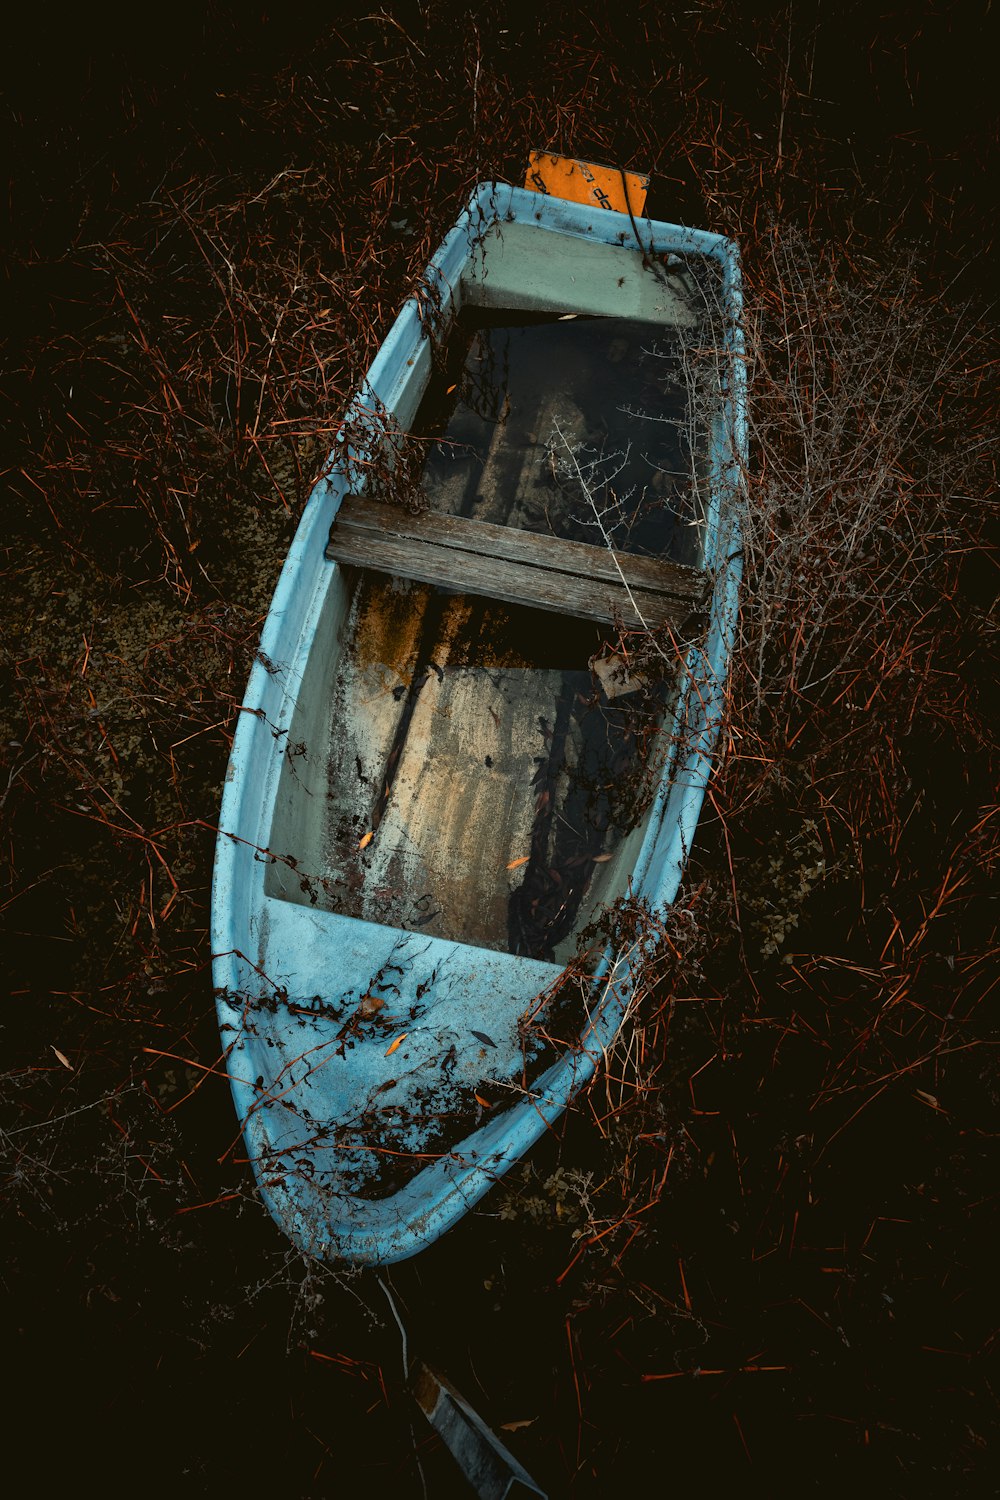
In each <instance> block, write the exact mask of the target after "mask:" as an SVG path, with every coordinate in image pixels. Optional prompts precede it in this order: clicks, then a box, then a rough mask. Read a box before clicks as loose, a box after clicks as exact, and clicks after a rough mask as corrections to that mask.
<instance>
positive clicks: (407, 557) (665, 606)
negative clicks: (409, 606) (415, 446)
mask: <svg viewBox="0 0 1000 1500" xmlns="http://www.w3.org/2000/svg"><path fill="white" fill-rule="evenodd" d="M326 555H327V557H329V558H332V559H333V560H334V561H336V562H340V563H352V564H354V565H355V566H356V567H361V568H372V569H374V570H375V571H376V572H379V573H394V574H396V575H398V576H399V577H402V578H414V579H417V580H418V581H419V582H421V583H433V584H439V585H442V586H443V587H445V588H452V589H456V590H460V591H461V592H463V593H468V594H483V595H485V596H486V597H488V598H491V599H501V600H503V601H504V602H505V603H509V604H522V605H529V606H530V607H532V608H534V609H547V610H552V611H554V612H556V613H558V614H566V615H573V616H576V617H577V618H580V619H585V620H599V621H603V622H611V621H612V620H614V619H615V618H616V616H617V617H618V618H620V619H621V620H622V621H623V623H624V624H625V625H626V626H627V627H628V628H630V629H641V628H643V627H646V628H649V629H652V630H655V629H659V628H661V627H662V626H664V625H669V626H670V627H671V628H672V629H674V630H682V631H684V630H687V631H689V630H690V629H691V627H692V624H693V621H694V619H695V618H696V617H697V616H698V613H699V611H700V610H701V609H702V607H703V605H704V603H705V600H706V597H707V593H708V584H707V579H706V577H705V574H704V573H702V572H700V571H699V570H698V569H696V568H686V567H683V566H681V565H680V564H679V563H674V562H666V561H663V560H661V559H660V558H653V557H639V556H636V555H634V554H633V553H629V552H614V551H612V550H611V549H610V548H609V547H605V546H592V545H590V544H589V543H587V542H572V541H565V540H563V539H562V538H561V537H556V536H550V535H547V534H545V533H542V532H536V531H524V530H520V529H518V528H515V527H512V526H497V525H495V524H493V523H492V522H490V521H475V520H471V519H470V518H468V517H466V516H455V515H441V514H436V513H434V512H430V511H428V512H424V513H422V514H420V515H413V514H411V513H410V512H408V511H404V510H401V509H399V508H398V507H396V506H394V505H387V504H384V503H382V502H379V501H372V500H366V499H364V498H362V497H359V496H357V495H348V496H347V497H346V498H345V500H344V501H343V503H342V505H341V507H340V510H339V511H338V513H337V516H336V519H335V520H334V524H333V526H332V528H331V531H330V541H329V543H328V545H327V549H326ZM623 579H624V581H623ZM626 583H627V585H628V586H627V587H626Z"/></svg>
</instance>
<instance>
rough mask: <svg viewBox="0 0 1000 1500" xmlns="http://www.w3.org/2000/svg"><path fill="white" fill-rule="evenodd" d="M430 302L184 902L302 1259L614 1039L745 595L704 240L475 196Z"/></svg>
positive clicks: (465, 1156) (538, 1118)
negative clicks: (199, 888)
mask: <svg viewBox="0 0 1000 1500" xmlns="http://www.w3.org/2000/svg"><path fill="white" fill-rule="evenodd" d="M637 231H638V232H639V234H640V236H641V241H642V242H641V243H640V244H636V232H637ZM426 286H430V287H431V288H432V289H433V295H432V296H430V297H428V296H427V294H426V292H425V293H424V295H422V297H421V298H420V299H419V301H417V300H415V301H414V302H411V303H409V304H407V306H406V307H405V308H404V309H403V311H402V313H401V314H400V317H399V319H398V320H397V322H396V324H395V326H394V328H393V330H392V332H391V333H390V335H389V337H388V339H387V340H386V343H385V344H384V345H383V348H382V350H381V351H380V354H379V356H378V358H377V359H376V361H375V363H374V365H373V367H372V369H371V370H370V371H369V374H368V377H367V380H366V382H365V384H364V387H363V388H362V390H361V391H360V392H359V395H358V398H357V400H356V402H355V404H354V407H353V408H352V410H351V411H350V412H349V413H348V414H347V417H346V419H345V423H344V427H343V429H342V432H341V434H340V438H339V441H338V446H337V447H336V449H335V451H334V454H333V455H332V458H331V463H330V466H329V471H328V472H327V473H326V475H325V476H324V477H323V479H321V480H320V482H319V484H318V485H317V486H316V489H315V491H314V493H313V496H312V498H311V500H310V502H309V505H308V507H307V509H306V512H305V514H304V516H303V519H302V522H301V525H300V527H299V531H298V533H297V536H296V539H295V541H294V543H293V546H292V549H291V551H290V553H289V557H288V559H287V561H286V564H285V568H284V571H283V573H282V577H281V580H280V582H279V585H278V588H277V590H276V592H275V597H274V600H273V603H272V607H271V610H270V613H269V615H268V620H267V623H266V625H265V629H264V633H263V636H262V640H261V649H260V652H259V656H258V661H257V663H256V665H255V667H254V670H253V673H252V675H251V680H250V683H249V686H248V690H247V695H246V699H245V702H244V713H243V714H242V715H241V717H240V722H239V724H238V727H237V733H236V736H235V739H234V744H233V752H232V757H231V762H230V767H229V771H228V773H227V782H226V788H225V792H224V798H223V808H222V815H221V820H220V831H219V841H218V849H217V858H216V872H215V883H214V892H213V951H214V973H215V983H216V987H217V994H218V1009H219V1021H220V1027H221V1030H222V1035H223V1040H224V1042H225V1045H226V1047H227V1065H228V1068H229V1073H230V1078H231V1082H232V1087H233V1094H234V1099H235V1102H236V1107H237V1111H238V1113H239V1116H240V1119H241V1122H242V1125H243V1129H244V1133H245V1137H246V1140H247V1145H248V1151H249V1155H250V1159H251V1161H252V1162H253V1166H254V1171H255V1173H256V1176H257V1180H258V1183H259V1185H260V1189H261V1192H262V1195H263V1197H264V1200H265V1202H266V1203H267V1204H268V1207H269V1208H270V1210H271V1212H272V1213H273V1214H274V1216H275V1218H276V1219H277V1221H278V1222H279V1223H280V1224H281V1226H282V1227H283V1228H284V1229H285V1231H286V1232H287V1233H288V1234H289V1235H290V1236H291V1237H292V1239H293V1240H294V1241H295V1242H296V1243H297V1244H298V1245H300V1247H301V1248H302V1249H304V1250H305V1251H307V1252H308V1253H311V1254H317V1255H323V1256H326V1257H328V1258H343V1259H351V1260H361V1261H369V1262H376V1263H377V1262H386V1261H391V1260H396V1259H400V1258H402V1257H404V1256H407V1255H411V1254H413V1253H415V1252H416V1251H417V1250H419V1249H420V1248H422V1247H423V1246H424V1245H426V1244H427V1243H429V1242H430V1241H431V1240H433V1239H434V1238H435V1237H436V1236H437V1235H439V1234H440V1233H441V1232H442V1231H443V1230H444V1229H446V1228H447V1227H448V1226H449V1224H451V1223H453V1222H454V1221H455V1220H456V1219H457V1218H459V1217H460V1216H461V1215H462V1214H463V1213H464V1212H465V1211H466V1210H467V1209H468V1208H469V1207H470V1206H471V1205H472V1204H473V1203H475V1202H476V1201H477V1200H478V1198H479V1197H481V1196H482V1194H483V1193H484V1192H486V1191H487V1190H488V1188H489V1186H490V1184H491V1182H493V1181H494V1180H495V1179H496V1177H497V1176H498V1175H499V1174H500V1173H502V1172H503V1171H504V1170H506V1168H507V1167H508V1166H509V1165H510V1164H511V1162H512V1161H514V1160H516V1159H517V1157H518V1156H520V1155H521V1154H522V1153H523V1152H524V1151H525V1150H526V1149H528V1147H529V1146H530V1145H531V1143H532V1141H533V1140H535V1139H537V1137H538V1135H539V1134H540V1133H541V1131H542V1130H544V1129H545V1128H546V1125H547V1124H548V1123H551V1122H552V1121H553V1120H554V1119H555V1118H557V1116H558V1114H559V1113H560V1112H561V1110H562V1109H564V1108H565V1106H566V1104H567V1102H568V1101H569V1100H570V1098H571V1097H572V1096H573V1094H574V1092H575V1091H576V1090H577V1089H578V1088H579V1087H580V1086H581V1085H582V1084H583V1083H584V1082H586V1080H587V1079H588V1078H589V1077H590V1076H591V1075H592V1073H593V1070H594V1068H595V1066H596V1065H597V1062H598V1060H599V1059H600V1057H601V1055H602V1054H603V1051H604V1049H605V1048H606V1047H607V1046H608V1045H609V1044H610V1042H611V1041H612V1040H613V1038H614V1035H615V1033H616V1030H617V1028H618V1027H619V1025H620V1023H621V1019H622V1016H623V1015H624V1013H625V1011H626V1009H627V1006H628V1004H629V1000H630V996H631V994H632V992H633V986H634V981H635V969H636V966H637V964H638V962H639V960H640V957H641V955H640V954H638V953H637V952H636V951H631V950H630V951H626V952H622V951H617V950H616V949H615V948H614V946H613V945H609V944H608V942H607V940H606V939H605V938H601V937H600V935H599V933H598V930H597V928H596V927H595V925H594V924H595V923H596V922H597V920H598V919H599V918H600V915H601V913H602V912H603V911H605V910H606V909H607V908H608V907H609V906H610V905H611V904H613V903H614V902H615V901H616V900H618V899H619V898H622V897H627V896H628V895H629V894H630V893H631V895H633V896H635V897H638V898H639V899H640V900H642V901H644V902H647V903H648V904H649V906H651V907H652V908H654V909H655V908H656V907H658V906H660V907H662V906H663V905H665V904H667V903H669V901H670V900H671V899H672V898H673V896H674V894H675V892H676V889H677V884H678V882H679V879H680V875H681V871H682V868H683V864H684V860H685V858H686V853H687V849H688V848H689V846H690V840H691V836H692V833H693V831H694V827H695V823H696V821H697V816H698V811H699V808H700V804H701V799H702V795H703V792H704V786H705V781H706V778H707V775H708V771H709V768H710V764H711V753H712V748H713V745H714V741H715V736H716V733H717V730H718V724H719V720H720V717H721V712H722V703H723V690H724V680H725V673H726V666H727V662H728V656H729V652H730V649H731V642H732V637H733V630H734V625H735V614H736V595H737V585H738V578H739V552H738V505H737V496H738V488H739V482H740V465H741V462H742V443H743V436H742V389H743V385H742V382H743V367H742V363H741V360H740V358H739V355H740V332H739V312H740V305H739V278H738V265H737V259H736V254H735V250H734V248H733V246H732V245H731V244H730V242H728V241H726V240H724V239H723V238H721V237H719V236H714V235H709V234H704V233H701V232H698V231H690V230H684V229H679V228H677V227H675V226H670V225H665V224H659V223H655V222H652V221H649V220H643V221H641V224H638V225H637V224H635V223H634V222H633V221H632V220H631V219H630V217H629V216H628V215H619V214H616V213H613V212H602V211H598V210H595V209H591V208H590V207H588V206H587V205H581V204H572V203H563V202H560V201H558V200H556V199H553V198H545V197H541V196H539V195H536V194H533V193H529V192H526V191H524V190H522V189H514V188H507V187H502V186H499V185H497V184H486V185H484V186H482V187H481V188H479V189H478V190H477V192H476V194H475V195H474V197H473V199H472V201H471V203H470V206H469V208H468V209H467V210H466V211H465V213H464V214H463V215H462V217H461V219H460V221H459V223H458V224H457V225H456V227H455V229H454V230H453V231H452V232H451V234H450V235H449V236H448V238H447V239H446V241H445V243H444V245H443V246H442V247H441V250H440V251H439V252H438V254H437V256H435V258H434V261H433V262H432V263H431V266H430V267H429V268H428V271H427V273H426V276H425V287H426ZM428 308H431V309H432V312H428ZM407 434H412V436H406V435H407ZM404 443H408V444H411V445H412V444H416V445H417V451H418V452H419V455H420V462H419V464H418V465H417V466H416V468H417V470H418V476H417V482H416V489H413V488H412V487H408V486H409V481H408V479H407V475H408V474H409V473H410V470H411V468H412V467H413V466H412V465H408V464H406V463H403V462H402V461H401V454H402V452H403V447H402V445H403V444H404ZM387 498H393V499H396V500H398V501H401V502H406V504H407V505H409V506H410V507H411V508H410V509H407V508H404V507H403V506H401V505H399V504H396V505H392V504H388V503H386V502H387ZM622 632H624V635H623V634H622ZM630 632H632V634H630ZM636 632H638V633H640V634H635V633H636ZM640 640H641V641H643V642H647V643H648V645H647V647H646V648H645V649H644V650H642V651H641V653H640V654H641V655H642V656H643V667H642V670H641V671H638V670H633V671H631V672H630V670H629V658H630V657H631V656H633V655H635V654H636V650H637V648H638V647H639V645H640Z"/></svg>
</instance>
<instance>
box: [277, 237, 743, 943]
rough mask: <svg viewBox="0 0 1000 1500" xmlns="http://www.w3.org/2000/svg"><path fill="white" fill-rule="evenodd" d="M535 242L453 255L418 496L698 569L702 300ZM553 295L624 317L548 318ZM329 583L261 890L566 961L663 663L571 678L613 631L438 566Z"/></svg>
mask: <svg viewBox="0 0 1000 1500" xmlns="http://www.w3.org/2000/svg"><path fill="white" fill-rule="evenodd" d="M550 240H551V236H548V235H546V233H545V231H543V230H540V229H537V228H533V227H532V226H530V225H529V226H520V225H508V226H505V228H504V231H503V233H502V234H500V233H499V232H497V231H491V232H490V234H489V235H487V237H486V239H485V241H484V243H483V245H482V246H481V247H479V248H478V250H477V252H476V254H474V256H473V257H472V260H471V263H470V268H469V270H468V271H467V273H466V275H465V276H464V277H463V279H462V282H461V288H462V294H463V302H462V309H461V313H460V316H459V317H458V318H457V319H456V320H455V323H454V325H453V328H452V330H451V335H450V340H449V344H448V346H447V347H446V348H445V349H444V350H443V351H442V355H441V356H440V359H439V365H438V368H437V369H435V370H434V371H432V374H431V378H430V380H429V382H428V389H427V391H426V393H425V395H424V399H423V401H422V403H421V408H420V409H419V410H418V411H417V413H416V417H415V420H414V428H415V432H416V434H417V435H418V439H419V440H421V441H422V442H423V443H424V445H425V449H426V454H427V456H426V461H425V463H424V465H423V472H422V475H421V480H420V500H421V502H422V503H423V504H424V505H426V506H428V507H429V509H430V510H431V511H433V512H438V513H441V514H448V515H455V516H461V517H467V518H470V519H472V520H476V521H488V522H491V523H493V524H496V525H503V526H508V527H513V528H516V529H518V530H524V531H529V532H545V533H547V534H550V535H556V536H561V537H564V538H568V539H571V540H577V541H585V542H594V541H595V540H597V541H598V542H603V543H604V544H605V545H614V546H615V547H616V548H618V549H619V550H620V551H621V552H623V553H632V552H635V553H640V554H644V555H647V556H654V557H662V556H669V557H671V558H673V559H674V560H675V561H678V562H682V563H685V564H687V565H689V566H697V564H698V563H699V562H700V560H701V557H700V554H701V549H702V542H703V533H704V508H703V503H702V491H703V486H704V473H705V439H704V431H705V428H704V423H702V424H700V425H699V423H698V422H697V420H696V415H695V413H694V411H693V410H692V404H693V403H692V390H691V387H690V384H689V383H686V382H685V379H684V368H685V354H686V353H687V351H688V349H689V348H690V346H691V345H692V344H693V342H694V340H695V339H698V340H700V341H701V342H702V343H704V342H705V341H706V340H707V339H708V338H710V337H711V336H713V332H714V330H713V329H712V325H711V320H710V319H708V318H707V316H706V311H705V310H706V307H707V306H709V305H710V304H709V303H708V299H707V297H706V295H705V289H704V286H703V285H702V284H700V283H699V282H698V280H697V279H696V277H695V276H694V275H693V274H692V272H691V271H690V270H689V269H686V270H681V271H676V272H673V273H672V274H667V273H664V274H663V277H662V279H661V278H658V277H656V276H655V275H652V274H650V273H648V272H647V273H643V271H642V267H641V263H640V264H639V265H637V264H636V263H637V262H639V261H641V258H640V257H639V256H637V254H636V252H635V251H633V250H624V249H622V248H620V247H617V248H616V247H611V246H596V247H595V246H582V247H580V248H579V249H576V252H575V254H574V255H573V256H571V257H569V259H568V262H567V261H566V260H565V259H564V258H554V257H553V256H552V254H551V246H550V245H549V249H548V253H546V248H545V247H546V244H547V243H548V242H549V241H550ZM588 251H596V252H597V254H596V257H591V256H588V254H587V253H586V252H588ZM584 273H586V274H584ZM567 277H568V278H569V289H568V290H567V286H566V280H567ZM578 282H579V289H578V285H577V283H578ZM515 298H517V299H520V302H521V303H522V304H526V305H518V306H515V305H514V299H515ZM570 299H572V302H571V303H570V305H576V304H578V303H582V305H583V307H584V308H586V309H587V312H588V313H589V312H590V309H592V308H594V307H597V306H600V305H601V304H602V303H603V304H605V305H607V304H608V303H609V302H610V304H611V306H612V307H613V308H614V310H615V312H616V314H617V313H618V308H619V305H620V304H623V305H624V308H625V309H627V310H628V313H629V314H630V316H619V315H616V316H613V317H607V316H605V317H597V316H591V315H583V316H580V315H571V316H567V315H566V313H565V309H566V307H567V303H568V302H570ZM553 307H558V308H559V309H560V311H559V312H558V313H556V312H553V311H552V310H551V309H552V308H553ZM632 315H638V316H632ZM449 395H450V397H451V399H450V401H449V400H448V396H449ZM699 433H700V434H701V441H700V444H699ZM457 562H458V563H461V559H457ZM341 571H342V573H343V575H344V577H343V587H342V588H341V590H339V591H336V592H332V593H331V595H330V597H329V600H328V603H327V607H326V609H325V611H324V615H323V617H322V619H321V621H320V624H319V628H318V631H317V637H316V644H315V646H314V649H313V651H312V653H311V655H310V658H309V661H308V663H307V666H306V671H305V676H304V677H303V681H302V687H301V690H300V693H299V701H298V704H297V707H296V712H295V718H294V720H293V723H292V727H291V731H290V735H289V744H288V747H287V749H286V754H285V759H284V764H283V766H282V772H281V780H280V784H279V788H278V795H277V801H276V805H275V816H274V822H273V824H272V828H271V831H270V836H269V839H268V847H269V848H270V849H271V850H272V851H273V852H274V853H275V854H277V855H278V856H279V861H278V862H277V863H275V864H273V865H271V866H270V868H269V871H268V875H267V880H266V890H267V892H268V894H269V895H272V896H275V897H281V898H284V899H288V900H292V901H298V902H304V903H309V904H313V905H317V904H318V905H320V906H323V907H326V908H328V909H330V910H332V911H338V912H341V913H343V914H344V915H347V916H350V917H356V918H363V919H364V920H366V921H369V922H378V923H382V924H384V925H387V926H391V927H396V928H400V929H403V930H413V931H423V932H426V933H427V934H428V935H433V936H439V937H444V938H450V939H453V940H455V941H458V942H463V943H469V944H475V945H476V946H479V947H484V948H491V949H500V950H505V951H508V952H510V953H512V954H523V955H528V956H530V957H532V958H539V959H543V960H545V961H547V962H550V963H553V962H554V963H558V964H564V963H567V962H568V961H569V960H570V959H571V958H573V957H574V955H575V953H576V950H577V947H578V940H579V936H580V934H581V933H582V932H584V931H587V930H588V929H589V928H590V927H591V925H592V924H593V922H594V921H595V919H596V917H597V916H598V914H599V913H600V912H601V910H602V909H603V908H605V907H607V906H609V905H610V904H611V903H612V902H613V901H615V900H616V899H617V898H618V897H619V896H622V895H624V894H626V893H627V891H628V885H629V877H630V875H631V872H632V870H633V868H634V865H635V860H636V856H637V854H638V851H639V847H640V845H641V842H642V836H643V833H644V830H645V823H646V819H647V817H648V813H649V809H650V806H651V804H652V797H653V792H654V790H655V786H656V784H657V782H658V780H659V779H660V777H661V776H662V774H663V771H664V768H665V761H666V759H667V758H668V757H669V754H670V748H671V747H670V745H669V743H665V742H664V741H663V739H662V737H661V736H659V735H658V733H657V731H658V729H659V727H660V726H661V724H662V723H663V719H664V714H665V711H666V709H667V707H668V703H669V700H670V698H671V697H672V696H675V695H676V693H677V692H678V691H679V683H678V668H679V667H681V666H682V665H683V662H682V660H681V661H674V660H670V659H669V658H668V659H666V660H665V661H664V662H663V663H662V670H660V671H659V672H658V673H655V674H650V673H649V671H648V669H647V672H646V673H644V674H636V675H635V676H634V677H632V678H629V679H628V682H627V686H628V688H629V689H630V690H629V691H623V689H624V688H625V686H626V681H625V673H624V671H621V672H619V673H618V675H617V676H616V675H615V674H614V673H610V674H609V673H607V672H605V673H601V672H599V671H595V670H593V669H592V667H591V665H590V663H591V661H595V662H601V661H602V660H603V661H604V662H605V663H607V662H609V661H614V660H616V658H615V656H614V646H615V641H614V636H615V632H614V631H613V630H612V629H611V628H605V629H603V630H602V629H601V628H599V627H597V626H595V625H593V624H587V623H586V622H584V621H578V620H573V619H560V618H558V617H553V616H551V615H550V616H548V617H546V616H543V615H542V614H541V613H540V611H538V610H534V609H527V608H519V607H517V606H511V605H505V604H503V603H501V602H499V601H495V600H487V599H482V598H478V597H475V596H474V595H471V594H466V593H463V592H461V591H460V585H461V577H460V569H459V570H458V571H457V572H456V578H455V583H456V586H457V587H456V589H453V590H446V589H443V588H431V587H429V586H428V585H426V584H421V583H416V582H412V581H409V580H406V579H402V578H391V577H390V578H386V577H384V576H383V575H381V574H379V573H374V572H371V571H369V570H365V569H349V570H348V569H342V570H341ZM281 856H284V857H285V858H286V859H287V858H288V857H289V856H291V857H292V859H294V866H293V865H292V864H290V863H287V862H284V861H283V860H282V859H281V858H280V857H281ZM593 946H594V948H595V951H599V949H600V945H597V944H594V945H593Z"/></svg>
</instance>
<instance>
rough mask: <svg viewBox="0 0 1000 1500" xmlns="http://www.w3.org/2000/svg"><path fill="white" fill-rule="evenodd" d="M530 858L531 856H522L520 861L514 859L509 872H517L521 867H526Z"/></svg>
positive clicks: (509, 866)
mask: <svg viewBox="0 0 1000 1500" xmlns="http://www.w3.org/2000/svg"><path fill="white" fill-rule="evenodd" d="M530 858H531V855H530V854H522V855H521V858H520V859H512V860H511V862H510V864H509V865H508V866H507V868H508V870H516V869H517V868H518V866H519V865H526V864H527V863H528V860H529V859H530Z"/></svg>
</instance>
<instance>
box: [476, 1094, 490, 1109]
mask: <svg viewBox="0 0 1000 1500" xmlns="http://www.w3.org/2000/svg"><path fill="white" fill-rule="evenodd" d="M474 1098H475V1101H476V1103H477V1104H481V1105H482V1106H483V1109H492V1108H493V1106H492V1104H491V1103H490V1101H489V1100H488V1099H484V1098H483V1096H482V1094H476V1095H474Z"/></svg>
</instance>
